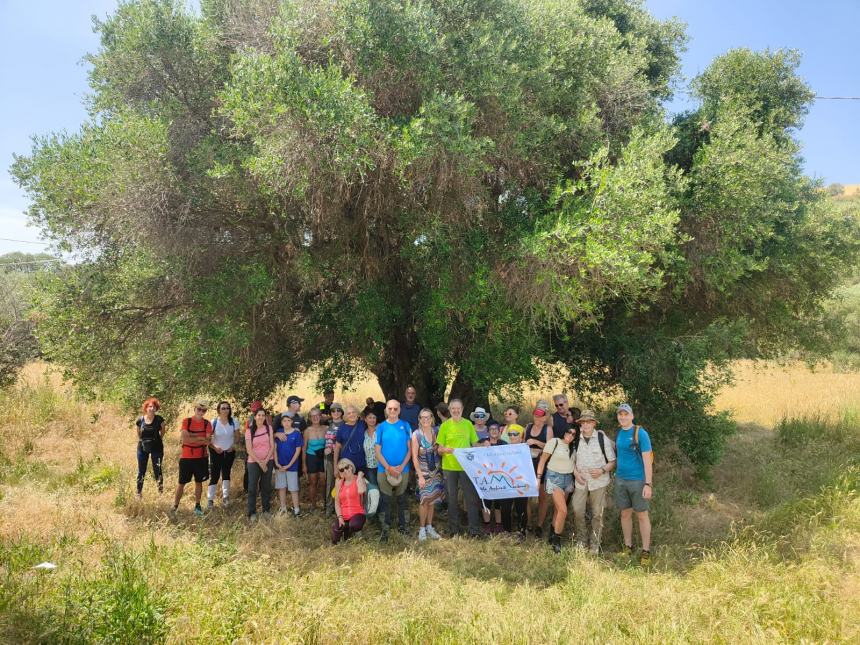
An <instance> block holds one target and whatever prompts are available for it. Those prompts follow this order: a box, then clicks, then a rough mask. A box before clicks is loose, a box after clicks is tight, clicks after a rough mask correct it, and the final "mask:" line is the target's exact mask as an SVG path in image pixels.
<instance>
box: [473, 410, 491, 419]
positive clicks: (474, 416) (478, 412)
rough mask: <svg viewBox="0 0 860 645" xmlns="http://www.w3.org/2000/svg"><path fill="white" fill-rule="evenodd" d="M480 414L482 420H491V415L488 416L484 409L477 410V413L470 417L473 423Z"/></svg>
mask: <svg viewBox="0 0 860 645" xmlns="http://www.w3.org/2000/svg"><path fill="white" fill-rule="evenodd" d="M479 414H480V415H481V418H482V419H489V418H490V415H489V414H487V411H486V410H485V409H484V408H475V411H474V412H472V414H470V415H469V418H470V419H471V420H472V421H475V420H476V419H477V418H478V415H479Z"/></svg>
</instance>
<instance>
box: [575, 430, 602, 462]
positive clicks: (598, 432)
mask: <svg viewBox="0 0 860 645" xmlns="http://www.w3.org/2000/svg"><path fill="white" fill-rule="evenodd" d="M595 432H596V433H597V443H598V444H600V452H602V453H603V461H605V462H606V463H607V464H608V463H609V459H607V457H606V433H605V432H603V430H595ZM579 435H580V430H579V428H577V429H576V432H574V433H573V445H574V446H576V450H579Z"/></svg>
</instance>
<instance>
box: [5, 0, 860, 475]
mask: <svg viewBox="0 0 860 645" xmlns="http://www.w3.org/2000/svg"><path fill="white" fill-rule="evenodd" d="M96 29H97V30H98V31H99V33H100V34H101V47H100V49H99V51H98V52H96V53H95V54H93V55H91V56H89V57H88V60H89V62H90V63H91V72H90V82H91V86H92V94H91V95H90V97H89V98H88V106H89V109H90V115H91V118H90V120H89V121H88V122H87V123H86V124H84V126H83V127H82V128H81V130H80V131H79V132H77V133H74V134H56V135H51V136H48V137H44V138H38V139H36V140H35V142H34V146H33V150H32V152H31V153H30V154H29V155H28V156H22V157H19V158H17V159H16V162H15V165H14V167H13V170H12V172H13V174H14V176H15V177H16V179H17V181H18V182H19V183H20V185H21V186H23V187H24V188H26V189H27V191H28V192H29V194H30V196H31V199H32V206H31V209H30V215H31V217H32V218H33V220H34V221H36V222H37V223H38V224H40V225H41V226H42V227H43V228H44V229H45V230H46V231H47V234H48V235H50V236H52V237H53V238H54V239H55V240H56V241H57V242H58V244H59V245H60V247H61V248H68V249H73V250H74V251H76V252H77V253H78V254H79V256H80V257H83V258H84V261H82V262H81V263H79V264H77V265H75V266H74V267H70V268H68V269H67V270H66V271H65V272H63V273H62V275H60V276H59V277H57V278H56V279H55V280H54V281H53V282H52V283H51V284H50V285H47V287H46V290H45V291H44V294H45V295H44V299H43V301H42V302H40V304H39V308H40V310H41V311H42V312H43V314H44V315H43V316H42V317H41V325H40V334H41V338H42V340H43V342H44V346H45V349H46V351H47V352H48V354H49V355H50V356H51V357H53V358H54V359H56V360H57V361H58V362H59V363H61V364H63V365H65V366H67V367H68V369H69V373H70V374H71V375H72V376H74V378H75V379H76V380H77V382H78V383H79V384H81V385H83V386H86V387H91V388H96V389H99V390H100V391H102V392H104V393H106V394H109V395H115V396H121V397H125V398H126V399H127V400H129V401H137V400H139V399H140V398H141V397H142V396H144V395H147V394H157V395H159V396H161V397H163V398H165V399H166V400H168V401H170V400H177V399H180V398H183V397H186V396H190V395H192V394H195V393H198V392H208V393H211V394H222V393H223V394H231V395H233V396H236V397H238V398H239V399H240V400H242V401H248V400H250V399H252V398H258V397H259V396H261V395H265V394H266V393H267V392H269V391H271V389H272V388H273V387H275V386H276V385H277V384H279V383H280V382H282V381H284V380H289V379H291V378H293V377H295V376H296V375H298V374H300V373H302V372H304V371H306V370H308V369H317V370H319V372H320V374H321V384H322V385H334V384H335V383H342V384H346V385H348V384H349V383H350V382H351V379H353V378H354V376H355V375H356V374H357V373H358V372H359V370H363V369H369V370H370V371H371V372H373V373H374V374H375V375H376V376H377V378H378V379H379V382H380V385H381V387H382V389H383V391H384V392H385V393H386V394H389V393H399V392H402V390H403V389H404V387H405V386H406V384H407V383H414V384H415V385H416V386H417V388H418V389H419V392H420V398H426V399H427V400H431V399H439V398H441V397H442V394H443V392H444V391H445V386H446V384H447V383H449V382H452V381H453V385H452V394H457V395H461V396H465V397H466V399H467V401H469V402H477V401H482V402H483V400H484V399H485V398H486V396H487V395H488V394H490V393H496V394H499V393H502V392H504V391H505V390H506V388H509V387H511V386H515V385H516V384H518V383H520V382H521V381H523V380H524V379H534V378H536V377H537V376H539V373H538V371H539V369H540V368H539V365H540V363H538V362H536V361H535V359H536V358H540V359H543V360H545V361H549V362H555V361H561V362H564V363H565V364H567V365H568V366H569V367H570V368H571V381H572V382H571V387H572V388H573V389H574V390H576V391H577V392H579V393H581V394H582V395H584V396H587V395H589V394H590V393H592V392H594V391H596V390H598V389H601V388H604V387H606V386H611V385H620V386H621V387H622V388H623V389H624V390H625V392H626V393H627V394H628V396H630V397H631V399H632V401H633V402H634V404H637V405H639V407H640V409H641V410H642V413H643V415H651V418H652V419H653V425H655V426H659V427H661V428H666V436H667V437H669V436H675V437H677V439H678V441H679V442H680V444H681V446H682V447H683V448H684V449H685V451H686V452H687V454H688V455H690V457H691V458H692V459H693V460H694V461H696V462H698V463H702V464H708V463H713V462H714V461H715V459H717V458H718V456H719V453H720V448H721V446H722V432H723V430H724V429H725V425H724V424H720V422H719V419H715V418H714V417H712V416H709V412H708V406H709V403H710V401H711V396H712V394H713V386H714V384H715V383H718V382H719V381H720V379H721V378H722V376H724V373H723V372H720V369H719V368H720V366H722V365H724V364H725V361H727V360H729V359H731V358H733V357H737V356H766V355H773V354H774V353H777V352H781V351H785V350H787V349H803V350H806V351H815V350H823V348H824V347H825V346H826V345H827V342H828V339H829V334H830V333H831V331H832V330H831V329H830V328H828V327H827V326H826V325H824V324H823V320H822V316H821V315H820V311H819V304H820V302H821V301H822V299H823V298H825V297H826V296H827V295H828V293H829V292H830V291H831V290H832V288H833V287H834V286H835V285H836V284H837V283H838V281H839V279H840V277H841V276H842V275H843V274H844V272H845V271H846V270H848V269H850V267H851V266H852V265H853V264H855V263H856V258H857V253H858V241H857V235H856V233H857V230H856V221H854V220H853V219H850V218H845V217H840V216H839V215H838V214H836V213H835V212H834V211H832V210H831V209H830V207H829V206H828V202H827V201H826V200H825V199H824V196H823V195H822V194H821V191H820V190H818V187H817V186H816V185H815V184H814V183H813V182H812V181H811V180H810V179H808V178H806V177H805V176H804V175H803V173H802V169H801V160H800V157H799V149H798V146H797V143H796V142H795V140H794V139H793V137H792V132H793V130H794V129H795V128H797V127H800V125H801V119H802V117H803V115H804V114H805V111H806V109H807V106H808V104H809V101H810V100H811V98H812V94H811V92H810V90H809V88H808V87H807V86H806V85H805V84H804V83H803V82H802V80H800V79H799V78H798V76H797V74H796V68H797V64H798V57H797V54H796V53H794V52H784V51H778V52H752V51H748V50H736V51H732V52H729V53H727V54H725V55H724V56H721V57H720V58H718V59H717V60H715V61H714V63H713V64H712V65H711V67H709V68H708V70H706V71H705V72H704V73H703V74H702V75H701V76H700V77H699V78H698V79H696V80H695V81H694V83H693V84H692V87H693V90H694V91H695V92H696V93H697V95H698V98H699V99H700V103H701V107H700V108H699V109H698V110H696V111H695V112H691V113H688V114H683V115H680V116H678V117H676V118H675V120H674V121H672V122H669V121H667V118H666V115H665V112H664V109H663V107H662V104H663V101H664V100H665V99H666V98H667V97H669V96H670V95H671V91H672V87H673V85H672V84H673V82H674V81H675V75H676V73H677V70H678V57H679V53H680V51H681V49H682V47H683V45H684V38H685V37H684V33H683V29H682V27H681V26H680V25H679V24H678V23H676V22H673V21H668V22H663V21H658V20H656V19H655V18H653V17H652V16H650V15H649V14H648V13H647V12H646V11H645V10H644V9H643V7H642V5H641V3H640V2H636V1H633V0H564V1H562V0H415V1H407V2H404V1H403V0H338V1H333V2H326V3H319V2H315V1H311V0H284V1H281V2H276V1H274V0H268V1H267V0H203V2H201V6H200V11H199V12H198V13H194V12H191V11H189V10H187V9H185V8H184V5H183V4H182V3H180V2H175V1H171V0H136V1H131V2H125V3H122V4H121V5H120V6H119V7H118V9H117V10H116V12H115V13H114V14H113V15H112V16H110V17H109V18H107V19H106V20H104V21H103V22H97V23H96ZM715 429H716V431H715Z"/></svg>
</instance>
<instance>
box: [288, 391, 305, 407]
mask: <svg viewBox="0 0 860 645" xmlns="http://www.w3.org/2000/svg"><path fill="white" fill-rule="evenodd" d="M302 401H304V399H303V398H302V397H300V396H296V395H295V394H291V395H290V396H288V397H287V405H290V404H291V403H301V402H302Z"/></svg>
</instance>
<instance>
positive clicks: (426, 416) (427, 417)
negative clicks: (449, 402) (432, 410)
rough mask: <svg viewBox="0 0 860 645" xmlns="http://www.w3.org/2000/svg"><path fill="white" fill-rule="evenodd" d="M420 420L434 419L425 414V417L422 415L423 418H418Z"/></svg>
mask: <svg viewBox="0 0 860 645" xmlns="http://www.w3.org/2000/svg"><path fill="white" fill-rule="evenodd" d="M418 418H419V419H432V418H433V417H431V416H430V415H429V414H424V415H421V416H420V417H418Z"/></svg>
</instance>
